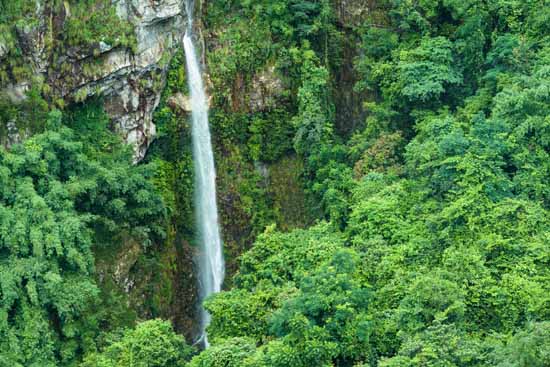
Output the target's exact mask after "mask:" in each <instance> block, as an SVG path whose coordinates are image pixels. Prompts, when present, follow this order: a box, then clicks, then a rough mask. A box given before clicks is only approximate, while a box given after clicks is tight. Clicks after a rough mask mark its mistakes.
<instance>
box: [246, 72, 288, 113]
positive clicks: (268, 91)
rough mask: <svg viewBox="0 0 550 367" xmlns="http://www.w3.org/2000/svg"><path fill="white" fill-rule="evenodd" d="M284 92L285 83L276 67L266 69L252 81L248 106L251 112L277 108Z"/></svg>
mask: <svg viewBox="0 0 550 367" xmlns="http://www.w3.org/2000/svg"><path fill="white" fill-rule="evenodd" d="M283 92H284V86H283V82H282V80H281V78H280V77H279V76H278V75H277V71H276V70H275V66H269V67H266V68H265V69H264V70H262V71H260V72H259V73H257V74H256V75H254V78H253V79H252V87H251V90H250V96H249V104H248V106H249V108H250V111H252V112H258V111H265V110H268V109H270V108H273V107H275V106H276V104H277V101H278V99H279V98H280V97H281V96H282V94H283Z"/></svg>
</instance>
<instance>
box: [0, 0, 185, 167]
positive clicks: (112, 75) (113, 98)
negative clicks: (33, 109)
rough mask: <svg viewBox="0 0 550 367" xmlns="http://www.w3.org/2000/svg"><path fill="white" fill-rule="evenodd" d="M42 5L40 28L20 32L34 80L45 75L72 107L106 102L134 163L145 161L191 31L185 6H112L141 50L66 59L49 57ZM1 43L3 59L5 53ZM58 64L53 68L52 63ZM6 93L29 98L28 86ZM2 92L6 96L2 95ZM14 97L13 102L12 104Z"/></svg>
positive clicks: (140, 0) (170, 0) (137, 1)
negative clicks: (172, 64) (170, 70)
mask: <svg viewBox="0 0 550 367" xmlns="http://www.w3.org/2000/svg"><path fill="white" fill-rule="evenodd" d="M36 1H37V8H36V14H37V17H38V19H39V22H37V23H33V25H32V26H31V25H21V26H18V27H17V28H16V33H17V42H18V46H19V47H20V48H21V50H22V51H23V55H24V58H25V60H26V62H27V63H28V65H30V66H31V68H32V70H33V72H34V74H35V75H42V76H43V77H44V79H45V81H46V83H48V84H49V85H50V86H51V87H52V88H53V90H54V91H55V93H56V94H57V95H58V96H60V97H62V98H63V99H65V100H66V101H68V102H71V101H79V102H80V101H83V100H85V99H86V98H89V97H91V96H94V95H101V96H103V97H104V100H105V103H106V104H105V109H106V111H107V113H108V114H109V115H110V117H111V119H112V121H113V126H114V127H115V129H116V130H117V131H118V132H119V133H120V134H121V135H122V136H123V137H124V139H125V140H126V142H128V143H130V144H132V145H133V146H134V151H135V161H136V162H137V161H140V160H141V159H143V157H144V156H145V154H146V152H147V148H148V147H149V145H150V144H151V142H152V141H153V139H154V136H155V132H156V129H155V126H154V124H153V112H154V110H155V108H156V107H157V106H158V103H159V101H160V94H161V92H162V89H163V87H164V84H165V79H166V78H165V76H166V71H167V67H168V62H167V60H169V58H170V57H171V55H172V54H173V53H174V52H175V50H176V48H177V46H178V45H179V43H180V39H181V37H182V36H183V33H184V31H185V29H186V27H187V15H186V14H185V6H184V2H183V1H181V0H112V1H113V5H114V6H115V7H116V11H117V14H118V15H119V17H121V18H122V19H124V20H126V21H128V22H130V23H131V24H132V25H133V26H134V29H135V35H136V40H137V45H136V46H137V47H136V48H135V50H130V49H127V48H123V47H113V45H109V44H107V43H105V42H98V44H97V45H96V46H95V47H91V48H89V49H81V48H77V47H73V48H70V49H68V50H67V51H66V53H65V54H64V55H57V57H56V58H51V57H49V56H50V55H49V54H48V52H47V50H46V48H45V42H44V40H45V39H46V37H47V35H48V27H47V25H46V24H47V20H48V16H47V14H46V13H47V12H46V11H45V9H44V7H43V6H42V5H41V1H39V0H36ZM70 16H71V14H70V8H69V7H68V3H66V2H65V7H64V8H63V11H62V12H61V14H57V16H56V18H55V21H56V22H58V23H60V24H63V22H64V21H65V19H66V18H67V17H70ZM1 45H2V43H0V58H1V55H2V54H3V53H6V52H7V51H4V50H3V48H2V47H1ZM53 59H55V60H57V61H56V63H57V64H56V65H50V64H49V63H50V62H51V61H50V60H53ZM12 84H14V85H13V86H8V87H7V88H4V92H6V93H7V94H8V95H10V99H12V101H14V102H21V100H23V99H24V98H25V96H24V95H25V93H24V92H25V89H24V88H23V87H24V86H25V87H28V85H29V84H30V83H29V81H24V82H21V83H17V84H16V83H12ZM0 92H1V91H0ZM12 97H13V98H12Z"/></svg>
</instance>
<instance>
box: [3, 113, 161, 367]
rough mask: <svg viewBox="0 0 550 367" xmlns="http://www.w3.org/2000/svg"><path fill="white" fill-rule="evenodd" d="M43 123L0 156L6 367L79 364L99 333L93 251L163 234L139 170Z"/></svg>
mask: <svg viewBox="0 0 550 367" xmlns="http://www.w3.org/2000/svg"><path fill="white" fill-rule="evenodd" d="M46 125H47V132H45V133H43V134H39V135H35V136H34V137H32V138H31V139H28V140H27V141H25V143H24V144H22V145H16V146H14V147H13V149H12V150H11V151H10V152H6V151H5V150H2V151H0V172H1V174H0V177H1V179H0V180H1V186H2V190H1V191H0V213H1V215H0V233H1V235H0V283H1V287H0V289H1V292H0V299H1V301H2V302H1V308H0V334H1V335H2V338H1V342H0V350H1V354H2V355H3V356H5V357H3V358H5V360H6V361H9V364H11V365H18V364H21V365H26V366H35V365H36V366H38V365H40V366H54V365H56V366H57V365H69V364H71V363H73V362H74V361H75V360H77V359H78V358H79V356H80V353H82V350H85V349H87V348H89V347H91V346H92V345H93V339H92V337H93V336H94V334H95V333H97V332H98V331H99V330H98V325H97V322H98V321H99V319H98V317H99V315H98V314H94V310H93V307H95V306H96V305H97V303H98V302H97V301H96V297H98V294H99V289H98V288H97V286H96V284H95V282H94V279H93V272H94V258H93V254H92V245H96V246H97V245H101V244H102V243H110V241H112V237H113V236H116V235H117V234H118V233H120V232H122V231H125V232H128V233H131V234H132V235H133V236H135V237H136V238H137V239H139V240H140V241H142V242H143V243H144V244H146V243H147V242H148V241H149V240H150V239H151V238H154V236H159V235H162V233H161V232H160V226H159V225H158V223H159V221H161V220H162V217H163V210H164V209H163V205H162V202H161V201H160V198H159V197H158V196H157V194H156V192H155V190H154V189H153V187H152V185H151V184H150V183H149V182H148V181H147V179H146V178H147V175H148V174H147V169H146V168H145V167H144V168H135V167H131V165H130V157H129V156H120V157H119V158H115V159H113V160H112V161H111V162H109V164H106V163H103V164H102V163H101V162H99V161H97V160H94V159H93V157H90V156H88V155H87V154H86V151H85V149H84V144H83V143H82V142H80V141H79V140H78V139H77V138H76V136H75V134H74V133H73V131H72V130H70V129H68V128H66V127H63V126H62V125H61V114H60V113H59V112H58V111H54V112H52V113H51V114H50V116H49V119H48V122H47V124H46ZM107 238H108V240H107Z"/></svg>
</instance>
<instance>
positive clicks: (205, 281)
mask: <svg viewBox="0 0 550 367" xmlns="http://www.w3.org/2000/svg"><path fill="white" fill-rule="evenodd" d="M185 5H186V9H187V14H188V21H189V23H188V24H189V26H188V28H187V31H186V32H185V36H184V37H183V46H184V49H185V59H186V65H187V79H188V84H189V91H190V94H191V108H192V111H191V117H192V127H191V135H192V140H193V161H194V166H195V205H196V208H195V211H196V218H197V226H198V234H199V240H200V246H201V247H200V249H201V251H200V255H199V257H200V258H199V262H198V265H199V280H200V301H201V303H202V301H204V299H205V298H206V297H208V296H209V295H211V294H213V293H217V292H219V291H220V290H221V286H222V282H223V278H224V272H225V265H224V260H223V248H222V242H221V238H220V228H219V223H218V207H217V204H216V170H215V166H214V154H213V152H212V142H211V138H210V128H209V126H208V101H207V98H206V92H205V90H204V85H203V80H202V75H201V69H200V66H199V60H198V58H197V53H196V51H195V46H194V44H193V23H192V22H193V17H192V16H193V5H194V4H193V1H192V0H186V4H185ZM209 323H210V315H209V314H208V312H206V310H205V309H204V307H202V306H201V320H200V326H201V339H200V340H199V341H202V343H203V344H204V346H205V347H207V346H208V339H207V337H206V327H207V326H208V324H209Z"/></svg>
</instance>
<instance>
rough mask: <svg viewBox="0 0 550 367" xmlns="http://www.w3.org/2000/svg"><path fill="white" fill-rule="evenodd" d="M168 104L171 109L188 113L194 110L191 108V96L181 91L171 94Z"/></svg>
mask: <svg viewBox="0 0 550 367" xmlns="http://www.w3.org/2000/svg"><path fill="white" fill-rule="evenodd" d="M167 103H168V106H170V108H171V109H173V110H176V111H183V112H186V113H190V112H192V108H191V98H190V97H189V96H184V95H183V94H181V93H176V94H175V95H173V96H170V98H168V100H167Z"/></svg>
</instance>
